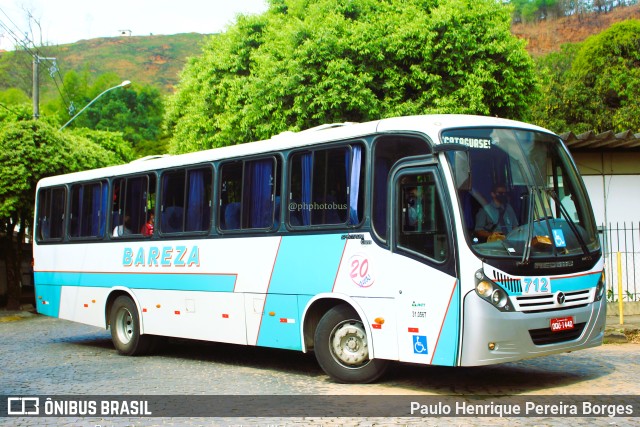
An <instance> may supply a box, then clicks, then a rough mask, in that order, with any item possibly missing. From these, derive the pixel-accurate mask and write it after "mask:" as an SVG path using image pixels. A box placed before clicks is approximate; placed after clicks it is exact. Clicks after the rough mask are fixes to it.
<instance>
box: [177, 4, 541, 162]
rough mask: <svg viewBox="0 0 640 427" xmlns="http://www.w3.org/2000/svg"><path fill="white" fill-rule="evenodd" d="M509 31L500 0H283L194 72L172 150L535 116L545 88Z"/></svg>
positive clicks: (212, 49)
mask: <svg viewBox="0 0 640 427" xmlns="http://www.w3.org/2000/svg"><path fill="white" fill-rule="evenodd" d="M509 23H510V9H509V8H507V7H504V6H503V5H501V4H499V3H498V2H495V1H494V0H480V1H470V0H405V1H400V0H387V1H378V0H358V1H356V0H351V1H340V0H320V1H318V0H314V1H311V0H272V1H271V2H270V7H269V9H268V11H267V12H265V13H264V14H261V15H256V16H245V17H240V18H239V19H238V22H237V23H236V24H235V25H234V26H232V27H230V28H229V30H228V31H227V32H226V33H223V34H220V35H217V36H213V37H212V38H211V39H210V40H209V41H208V43H207V44H206V45H205V46H204V49H203V54H202V55H201V56H200V57H197V58H193V59H192V60H191V61H190V62H189V64H188V65H187V66H186V67H185V69H184V71H183V73H182V77H181V82H180V84H179V86H178V90H177V93H176V94H175V95H174V96H173V97H172V98H171V100H170V102H169V105H168V107H167V114H166V116H165V118H166V124H167V127H168V130H169V133H170V134H171V135H172V137H173V139H172V142H171V150H172V151H173V152H186V151H194V150H198V149H204V148H210V147H215V146H224V145H231V144H236V143H241V142H246V141H250V140H256V139H263V138H268V137H270V136H272V135H274V134H277V133H279V132H282V131H284V130H300V129H304V128H309V127H312V126H316V125H318V124H322V123H329V122H337V121H366V120H372V119H377V118H381V117H389V116H395V115H410V114H425V113H477V114H486V115H498V116H504V117H511V118H523V117H525V115H526V114H527V108H528V105H529V104H530V100H531V99H532V96H533V95H534V93H535V90H536V88H537V81H536V78H535V75H534V72H533V62H532V60H531V59H530V57H529V55H528V54H527V52H526V51H525V48H524V42H522V41H519V40H517V39H516V38H515V37H514V36H512V35H511V33H510V24H509Z"/></svg>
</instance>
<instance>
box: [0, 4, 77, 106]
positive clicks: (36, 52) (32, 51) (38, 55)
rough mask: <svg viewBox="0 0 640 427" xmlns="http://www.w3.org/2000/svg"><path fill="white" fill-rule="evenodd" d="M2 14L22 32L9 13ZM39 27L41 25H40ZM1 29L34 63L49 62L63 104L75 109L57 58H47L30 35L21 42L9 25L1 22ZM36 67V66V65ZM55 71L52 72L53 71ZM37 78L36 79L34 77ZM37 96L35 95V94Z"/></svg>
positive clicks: (1, 10)
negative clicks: (65, 86)
mask: <svg viewBox="0 0 640 427" xmlns="http://www.w3.org/2000/svg"><path fill="white" fill-rule="evenodd" d="M0 12H2V14H3V15H5V16H6V17H7V19H8V20H9V22H10V23H11V24H12V25H13V27H15V28H16V30H17V31H18V32H22V31H21V29H20V28H19V27H18V25H16V23H15V22H13V20H12V19H11V18H10V17H9V16H8V15H7V13H6V12H5V11H4V10H3V9H2V8H0ZM29 18H30V19H31V18H32V15H31V14H30V13H29ZM38 26H39V24H38ZM0 27H2V28H4V29H5V30H6V31H7V32H8V34H9V36H10V37H11V38H12V39H13V40H14V42H15V44H14V46H20V47H21V48H22V49H23V50H24V51H25V52H27V53H28V54H29V55H31V56H32V57H33V60H34V62H35V63H36V64H37V65H39V64H40V62H41V60H44V61H47V62H48V63H49V64H50V67H49V71H50V72H49V76H50V77H51V79H52V80H53V83H54V85H55V87H56V90H57V91H58V94H59V95H60V98H61V99H62V102H63V103H64V104H65V105H67V106H68V109H69V110H70V111H71V110H72V108H73V104H72V103H71V101H70V97H69V95H68V93H67V92H66V89H65V88H64V80H63V78H62V75H61V74H60V70H59V68H58V66H57V62H56V60H55V58H47V57H46V56H45V55H44V54H43V53H42V51H41V50H40V48H39V47H38V46H36V45H35V43H34V42H33V40H31V39H30V38H29V36H28V33H26V32H25V33H24V35H25V39H24V40H21V39H20V38H19V37H18V35H17V34H16V32H15V31H14V30H13V29H12V28H10V27H9V25H8V24H6V23H4V22H2V21H1V20H0ZM29 44H30V45H31V46H33V48H32V47H31V46H29ZM34 66H36V65H34ZM52 69H53V70H54V71H51V70H52ZM56 75H57V76H58V78H59V79H60V84H58V81H57V80H56ZM34 78H36V77H34ZM35 90H37V87H36V86H35V84H34V91H35ZM34 96H35V94H34ZM34 107H35V105H34ZM36 109H37V107H35V108H34V116H36V115H38V112H37V111H35V110H36Z"/></svg>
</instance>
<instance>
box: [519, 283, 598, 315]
mask: <svg viewBox="0 0 640 427" xmlns="http://www.w3.org/2000/svg"><path fill="white" fill-rule="evenodd" d="M557 295H558V294H557V293H554V294H541V295H523V296H519V297H515V305H516V310H517V311H522V312H524V313H540V312H542V311H551V310H569V309H572V308H578V307H583V306H585V305H587V304H588V303H590V302H591V290H589V289H583V290H580V291H574V292H565V293H564V296H565V300H564V303H563V304H560V303H558V300H557Z"/></svg>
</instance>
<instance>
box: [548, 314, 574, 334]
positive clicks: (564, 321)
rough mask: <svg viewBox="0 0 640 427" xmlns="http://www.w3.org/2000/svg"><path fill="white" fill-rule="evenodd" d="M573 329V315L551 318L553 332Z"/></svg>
mask: <svg viewBox="0 0 640 427" xmlns="http://www.w3.org/2000/svg"><path fill="white" fill-rule="evenodd" d="M569 329H573V316H569V317H560V318H557V319H551V332H560V331H567V330H569Z"/></svg>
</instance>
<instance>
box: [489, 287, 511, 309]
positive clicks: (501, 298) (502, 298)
mask: <svg viewBox="0 0 640 427" xmlns="http://www.w3.org/2000/svg"><path fill="white" fill-rule="evenodd" d="M508 301H509V297H507V294H506V293H505V292H504V291H503V290H502V289H496V290H495V291H493V293H492V294H491V302H492V303H493V305H495V306H496V307H500V308H502V307H504V306H505V305H507V302H508Z"/></svg>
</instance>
